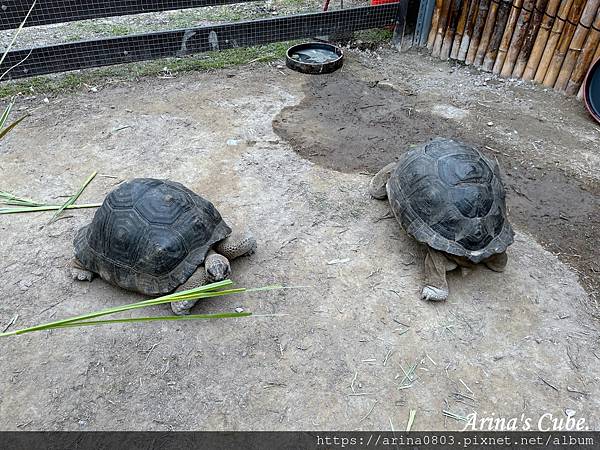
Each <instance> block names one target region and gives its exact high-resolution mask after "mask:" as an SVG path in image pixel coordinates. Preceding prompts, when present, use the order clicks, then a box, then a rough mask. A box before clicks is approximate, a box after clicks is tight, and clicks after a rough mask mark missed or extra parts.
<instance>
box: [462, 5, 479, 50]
mask: <svg viewBox="0 0 600 450" xmlns="http://www.w3.org/2000/svg"><path fill="white" fill-rule="evenodd" d="M478 13H479V0H471V4H470V5H469V13H468V14H467V21H466V23H465V31H464V32H463V37H462V39H461V41H460V47H459V49H458V55H457V57H456V59H458V60H459V61H464V60H465V58H466V57H467V52H468V51H469V44H470V43H471V36H472V35H473V28H474V27H475V22H476V21H477V14H478Z"/></svg>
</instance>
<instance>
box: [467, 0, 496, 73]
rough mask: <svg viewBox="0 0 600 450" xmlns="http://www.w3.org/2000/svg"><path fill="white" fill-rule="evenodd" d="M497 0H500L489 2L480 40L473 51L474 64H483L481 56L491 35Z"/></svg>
mask: <svg viewBox="0 0 600 450" xmlns="http://www.w3.org/2000/svg"><path fill="white" fill-rule="evenodd" d="M499 1H500V0H492V3H491V4H490V10H489V11H488V15H487V18H486V19H485V25H484V27H483V32H482V33H481V41H480V42H479V47H478V48H477V52H476V53H475V60H474V61H473V64H474V65H476V66H481V65H482V64H483V58H484V57H485V54H486V52H487V49H488V46H489V45H490V39H491V37H492V32H493V31H494V25H495V24H496V16H497V14H498V8H499V6H500V5H499Z"/></svg>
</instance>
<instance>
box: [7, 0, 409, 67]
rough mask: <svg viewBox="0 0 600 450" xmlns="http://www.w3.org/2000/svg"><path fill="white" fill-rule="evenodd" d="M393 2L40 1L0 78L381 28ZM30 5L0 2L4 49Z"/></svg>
mask: <svg viewBox="0 0 600 450" xmlns="http://www.w3.org/2000/svg"><path fill="white" fill-rule="evenodd" d="M390 1H391V0H390ZM390 1H387V2H385V1H384V2H383V3H382V4H371V2H370V1H368V0H345V1H344V0H333V1H325V3H323V1H322V0H269V1H249V0H139V1H132V0H108V1H102V0H87V1H86V0H53V1H51V0H46V1H44V0H38V2H37V3H36V5H35V7H34V9H33V10H32V13H31V15H30V17H29V18H28V20H27V22H26V27H25V28H24V29H23V30H22V31H21V33H20V34H19V38H18V41H17V43H16V46H15V47H14V49H13V50H12V51H11V52H9V53H8V55H7V57H6V58H5V61H4V62H3V64H2V65H1V66H0V71H4V70H6V69H8V68H10V67H12V66H14V65H15V64H18V63H19V62H21V61H23V62H21V63H20V64H19V65H18V66H17V67H15V68H14V69H13V70H11V72H10V73H9V74H8V77H7V79H10V78H21V77H28V76H34V75H42V74H48V73H55V72H64V71H70V70H78V69H85V68H91V67H100V66H106V65H113V64H122V63H129V62H134V61H143V60H150V59H156V58H164V57H184V56H186V55H189V54H194V53H199V52H207V51H214V50H224V49H231V48H236V47H247V46H253V45H259V44H267V43H272V42H279V41H289V40H294V39H300V38H310V37H315V36H325V35H331V34H335V33H338V34H339V33H344V32H351V31H356V30H363V29H370V28H380V27H384V26H389V25H392V24H394V23H395V22H396V21H397V20H398V17H399V12H401V11H400V10H401V9H402V8H400V6H401V5H402V4H401V3H396V2H394V3H391V2H390ZM31 3H32V0H29V1H28V0H10V1H9V0H3V1H2V2H0V42H2V43H3V45H7V43H8V42H10V40H11V38H12V35H13V34H14V31H15V30H14V29H15V28H16V27H18V26H19V24H20V23H21V22H22V21H23V18H24V17H25V16H26V14H27V11H28V10H29V8H30V6H31ZM373 3H381V0H379V1H376V2H373ZM404 6H405V5H404ZM324 9H326V10H327V11H326V12H324Z"/></svg>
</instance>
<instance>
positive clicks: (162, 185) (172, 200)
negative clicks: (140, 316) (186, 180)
mask: <svg viewBox="0 0 600 450" xmlns="http://www.w3.org/2000/svg"><path fill="white" fill-rule="evenodd" d="M255 249H256V240H255V239H254V237H253V236H252V234H251V233H250V232H249V231H240V232H237V233H232V230H231V228H230V227H229V226H228V225H227V223H225V221H224V220H223V218H222V217H221V215H220V214H219V211H217V209H216V208H215V206H214V205H213V204H212V203H211V202H210V201H208V200H206V199H205V198H203V197H201V196H200V195H198V194H196V193H194V192H192V191H191V190H189V189H188V188H186V187H185V186H183V185H182V184H180V183H176V182H174V181H169V180H157V179H152V178H136V179H133V180H131V181H128V182H126V183H123V184H121V185H120V186H119V187H118V188H117V189H115V190H113V191H112V192H110V193H109V194H108V196H107V197H106V198H105V199H104V202H103V203H102V206H101V207H100V208H99V209H98V210H97V211H96V214H95V215H94V219H93V220H92V222H91V223H90V224H89V225H86V226H84V227H83V228H81V229H80V230H79V231H78V232H77V235H76V236H75V240H74V250H75V257H74V258H73V262H72V275H73V278H75V279H76V280H80V281H84V280H88V281H91V280H92V278H93V277H94V275H99V276H100V278H102V279H104V280H105V281H107V282H109V283H111V284H114V285H116V286H119V287H121V288H123V289H127V290H129V291H135V292H139V293H141V294H145V295H148V296H159V295H163V294H168V293H171V292H174V291H181V290H186V289H191V288H194V287H198V286H202V285H204V284H208V283H210V282H215V281H221V280H224V279H226V278H227V277H228V276H229V275H230V273H231V267H230V264H229V261H230V260H232V259H234V258H237V257H240V256H243V255H249V254H252V253H253V252H254V251H255ZM194 303H195V301H183V302H173V303H171V308H172V310H173V312H174V313H175V314H178V315H184V314H189V310H190V309H191V308H192V307H193V306H194Z"/></svg>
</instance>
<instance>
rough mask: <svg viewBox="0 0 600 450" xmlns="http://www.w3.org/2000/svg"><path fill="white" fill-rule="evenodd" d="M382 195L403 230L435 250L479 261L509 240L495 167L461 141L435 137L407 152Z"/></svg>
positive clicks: (512, 237) (501, 190) (501, 247)
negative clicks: (387, 201) (386, 193)
mask: <svg viewBox="0 0 600 450" xmlns="http://www.w3.org/2000/svg"><path fill="white" fill-rule="evenodd" d="M387 192H388V198H389V201H390V204H391V207H392V210H393V211H394V215H395V216H396V218H397V219H398V221H399V222H400V224H401V225H402V227H403V228H404V229H405V230H406V232H407V233H408V234H409V235H411V236H413V237H414V238H415V239H416V240H417V241H419V242H422V243H425V244H427V245H429V246H430V247H432V248H434V249H436V250H440V251H443V252H446V253H449V254H452V255H456V256H462V257H466V258H468V259H469V260H470V261H472V262H474V263H479V262H481V261H483V260H484V259H486V258H488V257H490V256H492V255H494V254H496V253H502V252H504V251H505V250H506V248H507V247H508V246H509V245H510V244H512V242H513V240H514V232H513V230H512V228H511V226H510V223H509V222H508V220H507V217H506V201H505V196H506V194H505V191H504V186H503V185H502V181H501V179H500V168H499V167H498V164H497V163H496V162H495V161H492V160H490V159H488V158H486V157H485V156H484V155H483V154H481V152H479V150H477V149H475V148H473V147H470V146H467V145H466V144H463V143H461V142H456V141H453V140H450V139H442V138H437V139H434V140H433V141H431V142H430V143H428V144H424V145H420V146H417V147H414V148H412V149H411V150H409V151H408V152H407V153H405V154H404V155H403V156H402V157H401V159H400V161H399V162H398V165H397V166H396V168H395V170H394V171H393V172H392V174H391V177H390V179H389V181H388V183H387Z"/></svg>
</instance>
